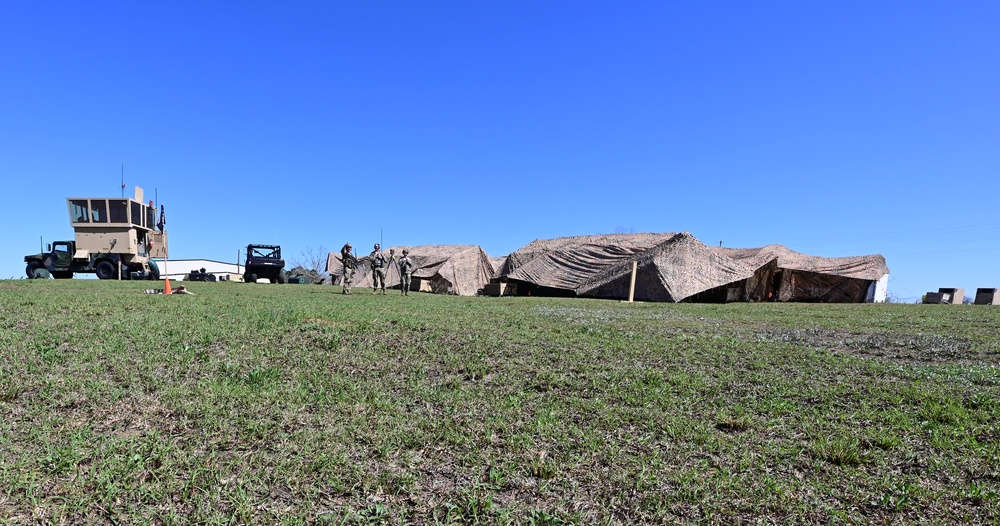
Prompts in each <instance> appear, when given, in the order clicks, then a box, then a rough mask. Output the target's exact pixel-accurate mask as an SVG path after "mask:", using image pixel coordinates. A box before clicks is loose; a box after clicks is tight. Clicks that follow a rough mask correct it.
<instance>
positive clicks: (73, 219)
mask: <svg viewBox="0 0 1000 526" xmlns="http://www.w3.org/2000/svg"><path fill="white" fill-rule="evenodd" d="M142 201H143V192H142V188H139V187H136V189H135V198H134V199H127V198H108V197H70V198H69V199H67V200H66V205H67V207H68V209H69V221H70V224H71V225H72V226H73V230H74V231H75V232H76V239H75V240H74V241H56V242H54V243H52V244H51V245H50V246H49V251H48V252H45V253H42V254H33V255H30V256H25V257H24V261H25V262H26V263H27V266H26V268H25V273H26V274H27V275H28V277H29V278H41V277H48V276H49V275H51V276H52V277H54V278H56V279H68V278H72V277H73V274H74V273H76V272H85V273H94V274H97V277H98V278H100V279H159V278H160V269H159V268H158V267H157V266H156V263H155V262H154V261H153V260H152V258H154V257H155V258H165V257H167V233H166V231H164V229H163V227H164V222H165V218H164V216H163V208H162V207H161V208H160V221H159V223H157V221H156V208H155V207H154V206H153V202H152V201H150V202H149V204H146V203H143V202H142Z"/></svg>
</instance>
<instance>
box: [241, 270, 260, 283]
mask: <svg viewBox="0 0 1000 526" xmlns="http://www.w3.org/2000/svg"><path fill="white" fill-rule="evenodd" d="M243 281H245V282H247V283H257V274H254V273H253V272H251V273H249V274H247V275H246V276H243Z"/></svg>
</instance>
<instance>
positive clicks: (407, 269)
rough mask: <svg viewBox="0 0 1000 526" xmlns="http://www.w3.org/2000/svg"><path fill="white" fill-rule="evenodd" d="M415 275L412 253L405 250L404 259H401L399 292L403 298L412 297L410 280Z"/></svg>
mask: <svg viewBox="0 0 1000 526" xmlns="http://www.w3.org/2000/svg"><path fill="white" fill-rule="evenodd" d="M412 275H413V260H411V259H410V251H409V250H404V251H403V257H401V258H399V292H400V294H402V295H403V296H409V295H410V278H411V276H412Z"/></svg>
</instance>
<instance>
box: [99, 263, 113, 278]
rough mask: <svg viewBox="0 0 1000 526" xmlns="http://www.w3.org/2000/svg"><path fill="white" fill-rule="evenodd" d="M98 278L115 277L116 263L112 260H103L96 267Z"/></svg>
mask: <svg viewBox="0 0 1000 526" xmlns="http://www.w3.org/2000/svg"><path fill="white" fill-rule="evenodd" d="M94 271H95V272H97V279H115V265H114V263H111V262H110V261H101V262H100V263H98V264H97V266H96V267H94Z"/></svg>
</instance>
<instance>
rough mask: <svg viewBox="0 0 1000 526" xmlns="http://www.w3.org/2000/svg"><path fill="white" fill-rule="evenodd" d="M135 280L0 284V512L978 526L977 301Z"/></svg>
mask: <svg viewBox="0 0 1000 526" xmlns="http://www.w3.org/2000/svg"><path fill="white" fill-rule="evenodd" d="M157 285H158V286H162V285H161V284H157ZM149 286H151V284H150V283H148V282H147V283H129V282H98V281H91V280H74V281H54V280H49V281H43V280H33V281H27V280H18V281H4V282H0V416H2V419H0V524H3V523H10V524H38V523H42V524H60V523H98V524H100V523H106V524H144V523H148V524H234V523H258V524H259V523H268V524H269V523H275V524H352V525H358V524H539V525H542V524H545V525H553V524H643V523H645V524H654V523H717V524H730V523H734V522H757V521H761V522H780V523H870V522H879V523H883V522H885V523H913V522H917V523H953V524H965V523H995V522H998V521H1000V498H998V495H997V489H996V488H997V487H1000V423H998V422H1000V397H998V394H1000V367H998V365H1000V308H997V307H982V306H947V305H885V304H882V305H806V304H795V305H786V304H728V305H688V304H681V305H672V304H651V303H644V304H625V303H619V302H610V301H597V300H575V299H545V298H461V297H448V296H434V295H427V294H413V295H410V296H408V297H400V296H398V295H392V294H390V295H387V296H384V297H383V296H372V295H368V294H364V293H363V292H364V291H362V290H358V291H357V292H358V293H357V294H355V295H353V296H343V295H340V294H338V292H339V288H337V287H330V286H325V287H324V286H310V285H283V286H278V285H249V284H239V283H198V284H191V288H192V290H193V291H194V292H195V293H196V294H197V295H195V296H178V295H174V296H158V295H146V294H143V293H142V289H145V288H148V287H149Z"/></svg>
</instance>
